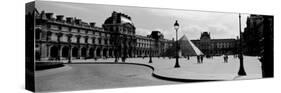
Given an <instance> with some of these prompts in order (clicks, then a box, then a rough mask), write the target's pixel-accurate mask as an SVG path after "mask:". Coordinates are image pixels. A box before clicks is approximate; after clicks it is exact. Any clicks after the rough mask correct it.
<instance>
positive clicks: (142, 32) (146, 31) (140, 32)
mask: <svg viewBox="0 0 281 93" xmlns="http://www.w3.org/2000/svg"><path fill="white" fill-rule="evenodd" d="M151 31H152V30H149V29H144V28H136V34H137V35H142V36H147V35H150V34H151Z"/></svg>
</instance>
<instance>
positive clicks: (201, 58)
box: [200, 55, 204, 63]
mask: <svg viewBox="0 0 281 93" xmlns="http://www.w3.org/2000/svg"><path fill="white" fill-rule="evenodd" d="M203 58H204V56H203V55H201V56H200V60H201V63H203Z"/></svg>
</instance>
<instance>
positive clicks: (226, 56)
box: [225, 55, 228, 63]
mask: <svg viewBox="0 0 281 93" xmlns="http://www.w3.org/2000/svg"><path fill="white" fill-rule="evenodd" d="M227 62H228V55H225V63H227Z"/></svg>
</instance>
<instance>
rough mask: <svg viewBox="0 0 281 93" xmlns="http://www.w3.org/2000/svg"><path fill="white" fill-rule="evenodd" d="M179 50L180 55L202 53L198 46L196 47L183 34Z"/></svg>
mask: <svg viewBox="0 0 281 93" xmlns="http://www.w3.org/2000/svg"><path fill="white" fill-rule="evenodd" d="M179 44H180V51H181V53H182V56H197V55H204V54H203V53H202V52H201V50H200V49H199V48H197V47H196V46H195V45H194V44H193V43H192V42H191V41H190V40H189V39H188V38H187V37H186V35H183V36H182V37H181V38H180V40H179Z"/></svg>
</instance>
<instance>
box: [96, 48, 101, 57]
mask: <svg viewBox="0 0 281 93" xmlns="http://www.w3.org/2000/svg"><path fill="white" fill-rule="evenodd" d="M100 52H101V49H100V48H97V52H96V53H97V54H96V55H97V57H100V56H101V55H100Z"/></svg>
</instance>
